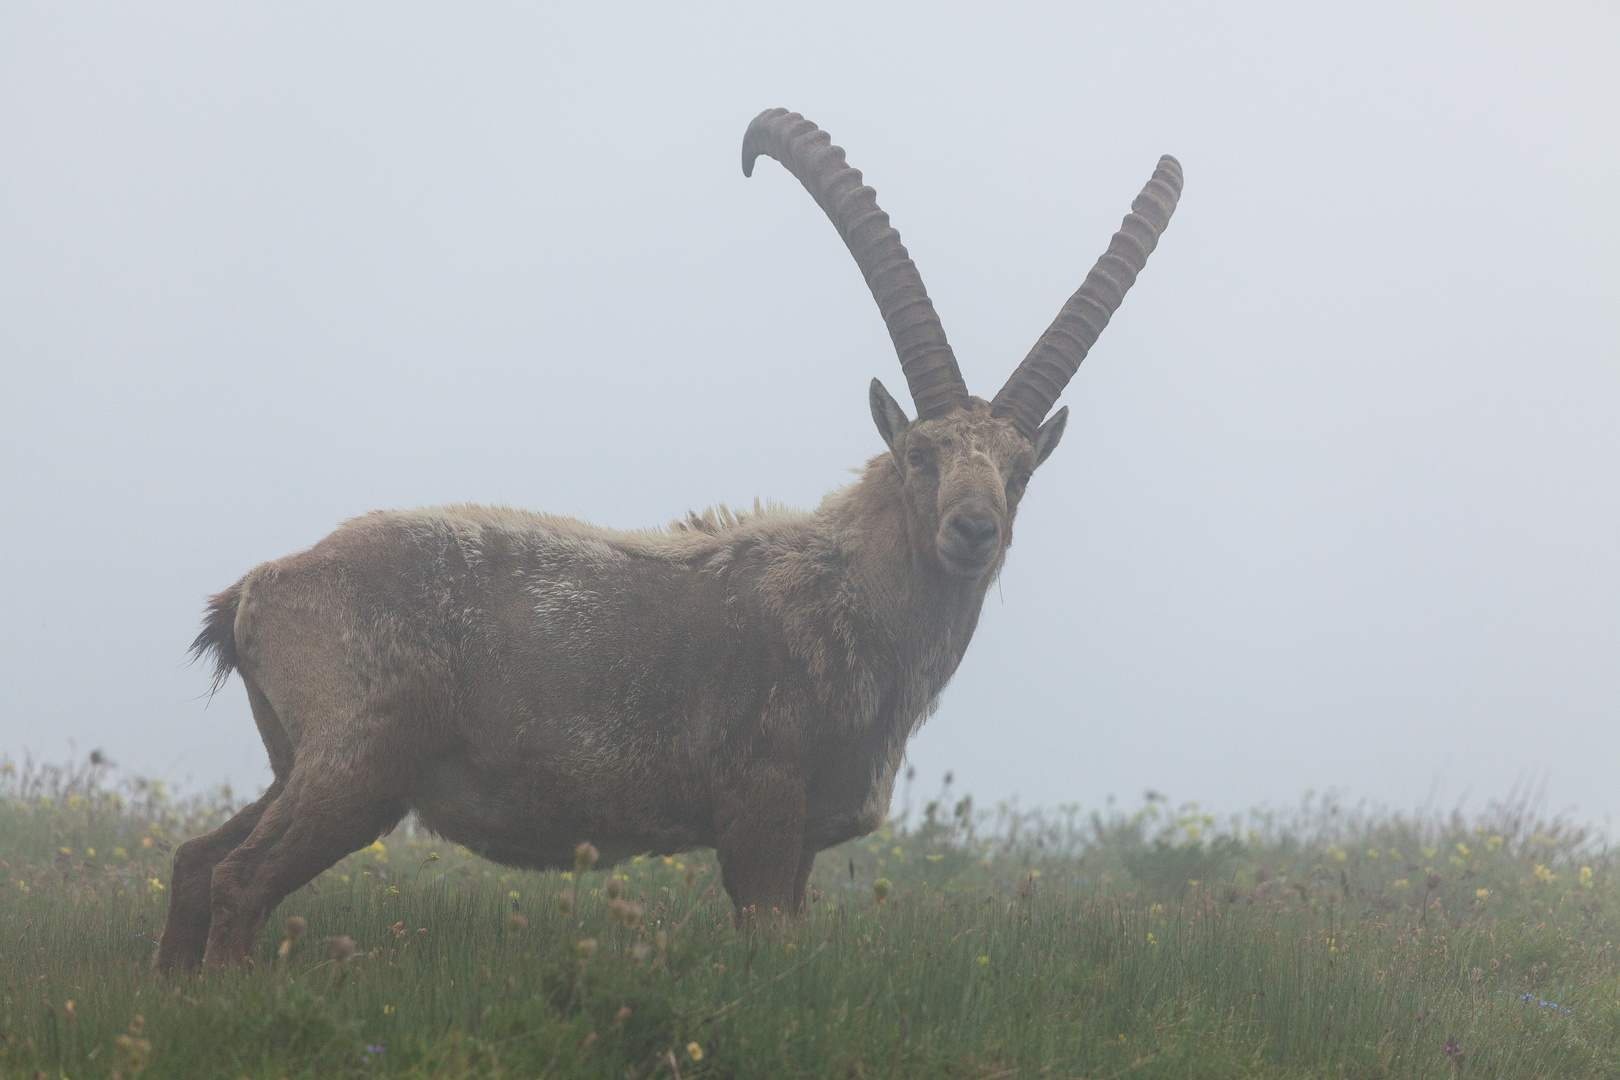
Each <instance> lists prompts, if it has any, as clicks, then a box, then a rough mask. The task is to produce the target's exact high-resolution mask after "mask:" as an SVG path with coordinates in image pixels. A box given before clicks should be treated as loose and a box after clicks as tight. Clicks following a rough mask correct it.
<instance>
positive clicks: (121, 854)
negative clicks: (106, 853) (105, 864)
mask: <svg viewBox="0 0 1620 1080" xmlns="http://www.w3.org/2000/svg"><path fill="white" fill-rule="evenodd" d="M113 858H115V859H127V858H129V852H127V851H125V850H124V849H123V848H121V847H115V848H113Z"/></svg>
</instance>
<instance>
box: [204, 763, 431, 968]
mask: <svg viewBox="0 0 1620 1080" xmlns="http://www.w3.org/2000/svg"><path fill="white" fill-rule="evenodd" d="M299 751H300V752H299V755H298V760H297V761H296V762H295V763H294V765H293V768H292V772H291V774H290V775H289V776H288V778H287V783H286V786H285V788H284V789H283V790H282V791H281V793H280V794H279V795H277V796H276V798H275V799H274V800H273V801H272V802H271V803H270V805H269V806H268V807H267V808H266V809H265V811H264V814H263V816H262V817H260V819H259V822H258V824H257V825H255V826H254V828H253V831H252V832H251V833H249V835H248V837H247V839H246V840H245V841H244V842H243V843H242V844H240V845H239V846H238V847H237V848H236V849H235V850H234V851H232V852H231V853H230V854H229V855H227V856H226V857H225V858H224V859H223V860H221V861H220V863H219V865H218V866H216V867H215V868H214V873H213V878H212V880H211V882H210V903H211V919H210V925H209V929H208V947H207V951H206V953H205V955H204V958H203V966H204V967H207V968H223V967H226V966H229V965H235V964H240V963H244V962H251V958H252V955H253V948H254V943H255V941H256V940H257V938H258V936H259V931H260V930H262V929H263V928H264V924H265V921H266V920H267V919H269V917H270V913H271V912H272V911H273V910H275V907H276V905H277V904H279V903H281V901H282V900H283V899H284V898H285V897H286V896H287V895H288V894H289V893H292V892H293V891H295V890H297V889H299V888H301V887H302V886H304V885H306V884H307V883H309V882H310V881H311V880H312V879H313V878H314V877H315V876H316V875H317V874H319V873H320V872H321V871H323V870H326V869H328V868H330V867H331V866H333V865H334V864H335V863H337V861H338V860H339V859H342V858H343V857H344V856H345V855H349V854H352V853H353V852H356V851H359V850H360V849H361V848H363V847H365V846H366V845H368V844H370V843H371V842H372V841H373V840H375V839H377V837H379V836H381V835H382V834H383V833H384V832H386V831H387V830H388V829H390V828H392V827H393V826H394V825H395V824H396V823H398V821H399V819H400V818H401V817H403V816H404V814H405V810H406V807H407V803H406V800H405V798H404V797H403V796H402V790H403V789H402V787H401V786H400V785H399V784H398V783H397V777H396V776H395V775H394V774H393V772H392V771H391V770H388V769H387V768H386V767H382V768H379V767H378V764H379V763H377V762H368V761H367V760H366V756H365V755H363V754H362V756H361V757H360V758H359V759H352V758H351V759H346V758H342V757H339V756H337V755H334V754H321V753H318V752H310V753H307V754H306V752H305V748H304V747H302V746H301V747H300V748H299ZM345 760H347V761H348V762H349V763H348V764H343V763H342V762H344V761H345Z"/></svg>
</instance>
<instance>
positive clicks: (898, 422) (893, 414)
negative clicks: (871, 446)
mask: <svg viewBox="0 0 1620 1080" xmlns="http://www.w3.org/2000/svg"><path fill="white" fill-rule="evenodd" d="M868 398H869V399H870V401H871V404H872V422H873V423H875V424H876V425H877V429H878V434H879V435H882V436H883V441H884V442H885V443H887V444H888V447H889V453H890V454H893V455H894V463H895V465H896V466H898V467H899V469H900V472H901V474H902V475H904V474H905V471H906V468H905V462H903V461H901V460H900V451H898V450H896V449H895V447H894V441H895V440H896V439H898V438H899V437H900V436H901V435H902V434H904V433H905V430H906V426H907V425H908V424H910V423H911V421H910V420H907V419H906V412H905V410H904V409H902V408H901V407H900V403H899V402H898V401H896V400H894V395H893V394H890V393H889V392H888V391H887V390H885V389H884V388H883V384H882V383H880V382H878V381H877V380H876V379H873V380H872V389H871V392H870V394H869V395H868Z"/></svg>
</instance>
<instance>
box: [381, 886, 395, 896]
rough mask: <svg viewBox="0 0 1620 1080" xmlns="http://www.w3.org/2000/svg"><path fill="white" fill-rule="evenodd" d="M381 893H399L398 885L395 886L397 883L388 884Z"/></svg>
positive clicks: (387, 894)
mask: <svg viewBox="0 0 1620 1080" xmlns="http://www.w3.org/2000/svg"><path fill="white" fill-rule="evenodd" d="M383 895H384V896H398V895H399V886H397V885H390V886H388V888H386V889H384V890H383Z"/></svg>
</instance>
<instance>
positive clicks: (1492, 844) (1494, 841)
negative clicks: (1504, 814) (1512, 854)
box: [1485, 836, 1505, 852]
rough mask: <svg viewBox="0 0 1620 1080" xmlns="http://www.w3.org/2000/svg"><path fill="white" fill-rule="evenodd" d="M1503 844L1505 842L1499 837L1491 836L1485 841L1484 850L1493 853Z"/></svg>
mask: <svg viewBox="0 0 1620 1080" xmlns="http://www.w3.org/2000/svg"><path fill="white" fill-rule="evenodd" d="M1504 842H1505V841H1503V839H1502V838H1501V837H1500V836H1493V837H1491V838H1490V839H1489V840H1487V841H1485V850H1486V851H1487V852H1492V851H1495V850H1496V849H1497V848H1499V847H1501V846H1502V844H1503V843H1504Z"/></svg>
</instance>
